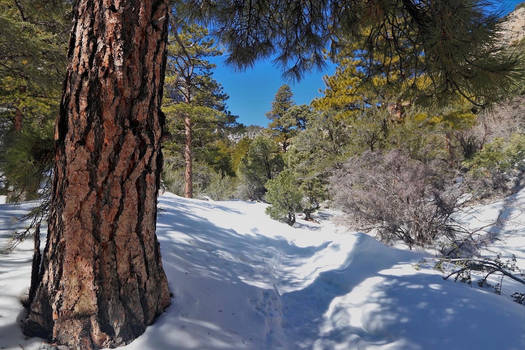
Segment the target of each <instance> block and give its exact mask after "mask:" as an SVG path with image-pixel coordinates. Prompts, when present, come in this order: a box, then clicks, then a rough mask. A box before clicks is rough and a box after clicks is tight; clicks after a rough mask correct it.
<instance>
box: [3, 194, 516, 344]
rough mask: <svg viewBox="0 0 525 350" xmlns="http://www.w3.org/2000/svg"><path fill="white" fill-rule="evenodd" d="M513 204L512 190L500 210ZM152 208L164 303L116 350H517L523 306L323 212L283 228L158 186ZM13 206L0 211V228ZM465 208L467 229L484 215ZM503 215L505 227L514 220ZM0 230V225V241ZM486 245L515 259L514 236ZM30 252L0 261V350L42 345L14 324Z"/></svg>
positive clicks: (240, 205) (251, 206) (247, 209)
mask: <svg viewBox="0 0 525 350" xmlns="http://www.w3.org/2000/svg"><path fill="white" fill-rule="evenodd" d="M523 203H525V194H523V195H522V194H520V195H518V196H516V201H514V202H513V204H512V205H508V206H509V208H510V207H512V208H516V207H520V206H522V205H523ZM159 204H160V212H159V218H158V227H157V232H158V237H159V241H160V244H161V250H162V257H163V263H164V268H165V270H166V273H167V275H168V280H169V282H170V288H171V291H172V292H173V294H174V298H173V300H172V302H173V303H172V305H171V306H170V307H169V309H168V310H167V311H166V312H165V313H164V314H163V315H161V316H160V317H159V319H158V320H157V322H156V323H155V324H154V325H152V326H151V327H149V328H148V329H147V330H146V332H145V334H144V335H143V336H141V337H140V338H138V339H137V340H135V341H134V342H133V343H131V344H129V345H128V346H126V347H124V348H125V349H137V350H138V349H444V348H446V349H496V348H497V349H525V306H521V305H519V304H516V303H514V302H512V301H511V300H510V298H505V297H502V296H498V295H495V294H494V293H492V292H490V290H488V289H487V290H484V289H479V288H471V287H468V286H466V285H465V284H461V283H454V282H452V281H444V280H443V279H442V277H441V275H440V274H439V273H438V272H436V271H434V270H429V269H420V268H419V269H416V268H415V267H416V265H417V263H418V262H419V261H420V260H421V259H422V258H423V257H425V255H424V253H414V252H410V251H406V250H401V249H395V248H391V247H387V246H385V245H383V244H381V243H379V242H377V241H375V240H374V239H373V238H371V237H369V236H368V235H365V234H361V233H352V232H346V231H345V230H344V229H342V228H340V227H337V226H335V225H334V224H333V223H332V222H331V217H332V215H333V214H332V213H329V212H328V213H323V218H322V220H321V224H314V223H307V222H304V221H301V220H299V222H298V223H297V224H296V226H295V227H293V228H291V227H289V226H288V225H285V224H281V223H279V222H276V221H273V220H271V219H270V218H269V217H268V216H266V215H265V214H264V209H265V205H264V204H260V203H250V202H243V201H229V202H214V201H200V200H189V199H184V198H180V197H177V196H175V195H172V194H168V193H166V194H164V195H163V196H161V197H160V199H159ZM502 206H503V203H500V204H499V207H498V204H495V207H494V209H493V210H494V211H495V213H497V212H498V210H499V209H501V208H502ZM487 208H489V207H487ZM487 208H485V209H486V210H489V209H487ZM498 208H499V209H498ZM25 210H27V208H25V207H22V208H16V207H12V206H7V205H2V206H0V228H2V229H7V228H9V227H12V226H13V224H14V222H13V217H15V216H17V215H20V214H21V213H22V212H24V211H25ZM477 210H478V211H476V212H472V213H471V214H469V215H472V217H471V218H470V219H471V221H472V223H473V224H475V223H474V221H475V218H474V216H475V217H476V218H478V219H479V218H480V216H483V215H485V214H483V213H482V211H483V210H482V208H477ZM490 210H492V209H490ZM513 210H514V209H513ZM518 213H519V214H518ZM515 214H516V215H517V216H516V217H515V216H513V218H514V219H513V222H514V220H518V219H519V220H522V219H523V220H524V221H525V215H523V214H521V211H516V212H515ZM487 215H488V214H487ZM465 219H467V218H466V217H465ZM516 222H518V221H516ZM524 232H525V230H524V229H523V225H522V224H519V225H518V224H516V225H515V226H512V227H511V228H510V229H509V230H507V227H505V226H504V227H502V229H501V232H499V233H498V236H504V237H505V239H508V240H510V241H512V242H514V241H513V240H514V239H517V238H516V237H519V236H520V235H521V236H523V234H524ZM6 235H7V231H6V230H4V231H0V240H2V241H5V239H6ZM498 242H499V243H501V247H500V248H501V249H512V251H513V252H515V253H518V254H520V258H521V259H525V248H524V246H523V244H522V245H521V247H520V246H519V244H521V243H519V242H522V241H521V240H519V239H517V241H516V242H518V243H516V244H515V242H514V243H512V244H515V245H514V246H512V247H509V246H506V245H505V243H504V241H498ZM500 248H498V249H500ZM30 259H31V242H25V243H24V244H22V245H20V246H19V247H18V248H17V250H16V251H15V252H14V253H12V254H10V255H7V256H6V255H2V256H0V349H2V348H4V349H18V348H20V345H21V346H23V348H24V349H38V348H39V346H40V345H41V344H42V341H41V340H39V339H29V340H27V339H24V337H23V336H22V335H21V333H20V331H19V328H18V324H17V318H18V317H20V315H21V312H22V307H21V305H20V303H19V297H20V296H21V295H23V294H24V293H25V292H26V289H27V287H28V284H29V271H30ZM19 344H20V345H19Z"/></svg>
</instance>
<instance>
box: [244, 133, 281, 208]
mask: <svg viewBox="0 0 525 350" xmlns="http://www.w3.org/2000/svg"><path fill="white" fill-rule="evenodd" d="M283 168H284V162H283V159H282V157H281V155H280V152H279V147H278V145H277V144H276V143H275V142H274V141H273V140H271V139H269V138H267V137H264V136H258V137H256V138H255V139H254V140H253V141H252V142H251V144H250V146H249V148H248V152H246V154H245V155H244V157H243V158H242V159H241V163H240V165H239V174H240V176H241V181H242V185H243V186H244V188H243V192H244V193H243V194H242V197H246V198H248V199H251V200H262V199H263V197H264V194H265V193H266V187H265V184H266V182H267V181H268V180H271V179H273V178H274V177H275V176H277V174H279V173H280V172H281V171H282V170H283Z"/></svg>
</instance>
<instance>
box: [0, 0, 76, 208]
mask: <svg viewBox="0 0 525 350" xmlns="http://www.w3.org/2000/svg"><path fill="white" fill-rule="evenodd" d="M70 6H71V5H70V2H69V1H53V2H40V1H36V2H35V1H27V0H16V1H15V0H0V61H1V62H2V63H1V64H0V171H1V172H2V174H3V176H4V180H5V182H6V186H5V189H4V190H7V191H8V193H7V194H8V195H9V198H10V200H16V199H33V198H37V197H38V196H39V195H40V194H41V193H39V190H40V188H41V186H42V185H43V183H45V182H46V181H47V179H48V177H49V174H50V170H51V168H52V165H53V161H52V160H53V122H54V120H55V118H56V114H58V107H59V102H60V91H61V84H62V80H63V77H64V74H65V67H66V50H67V47H66V43H67V37H68V34H69V30H70V28H69V17H70Z"/></svg>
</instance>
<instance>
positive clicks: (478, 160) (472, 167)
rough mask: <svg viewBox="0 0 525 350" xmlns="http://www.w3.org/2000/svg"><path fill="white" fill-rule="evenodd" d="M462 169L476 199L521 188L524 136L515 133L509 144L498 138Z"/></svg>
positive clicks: (468, 161) (523, 171)
mask: <svg viewBox="0 0 525 350" xmlns="http://www.w3.org/2000/svg"><path fill="white" fill-rule="evenodd" d="M463 165H464V166H465V167H466V168H467V169H468V177H469V178H470V179H471V181H470V185H471V187H472V191H473V192H474V195H475V196H477V197H482V198H483V197H487V196H490V195H491V194H493V193H498V192H506V191H508V190H511V189H513V187H515V186H519V185H520V182H521V180H522V177H523V174H524V173H525V134H522V133H515V134H513V135H512V136H511V137H510V138H509V139H507V140H505V139H503V138H496V139H494V140H493V141H492V142H490V143H487V144H485V145H484V146H483V149H481V151H479V152H478V153H476V154H475V156H474V157H472V159H469V160H466V161H465V162H464V163H463Z"/></svg>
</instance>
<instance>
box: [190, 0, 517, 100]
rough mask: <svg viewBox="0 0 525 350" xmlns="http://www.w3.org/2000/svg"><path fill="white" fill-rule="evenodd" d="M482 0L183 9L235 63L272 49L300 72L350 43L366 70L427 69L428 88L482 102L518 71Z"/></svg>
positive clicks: (194, 5)
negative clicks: (208, 26)
mask: <svg viewBox="0 0 525 350" xmlns="http://www.w3.org/2000/svg"><path fill="white" fill-rule="evenodd" d="M487 2H488V1H485V0H439V1H430V0H424V1H415V0H382V1H336V0H328V1H326V0H317V1H307V2H304V1H300V0H293V1H279V0H264V1H233V0H219V1H211V0H199V1H182V3H183V6H181V7H180V10H181V11H183V9H184V7H186V8H187V9H188V10H190V11H189V12H188V14H189V15H191V16H193V17H194V18H198V19H201V20H205V21H209V22H211V23H212V24H213V26H214V27H215V29H216V32H217V34H218V35H219V37H220V39H221V41H222V42H224V43H225V44H226V47H227V49H228V52H229V53H230V56H229V61H230V62H232V63H235V64H236V65H237V66H239V67H248V66H250V65H252V64H253V63H254V62H255V61H256V60H257V59H259V58H262V57H271V56H276V61H277V62H278V63H280V64H281V65H282V66H283V67H284V69H285V71H286V73H287V74H289V75H292V76H294V77H300V76H302V75H303V74H304V72H305V71H307V70H310V69H311V68H312V67H315V66H322V65H323V64H324V60H325V57H326V56H325V52H326V50H327V49H328V50H329V52H330V55H331V56H332V57H335V55H336V54H337V53H338V52H341V51H342V50H347V49H348V48H349V47H350V48H351V49H352V50H355V52H356V53H357V54H358V55H359V56H360V57H361V58H362V62H363V69H364V72H365V73H366V75H367V76H369V77H373V76H374V75H375V73H374V72H376V71H380V72H382V73H384V74H386V75H387V76H389V75H390V73H391V72H395V74H399V76H401V77H405V78H409V77H415V76H420V75H422V74H424V75H426V76H427V77H428V79H429V81H430V85H429V86H428V88H429V90H430V92H431V94H432V95H439V96H446V95H449V94H450V93H451V92H452V93H453V94H454V95H455V94H457V93H460V94H463V95H465V96H468V97H469V98H476V99H477V100H478V101H479V102H480V103H484V102H485V100H486V99H488V98H492V97H494V96H495V95H500V94H501V93H502V92H504V91H505V90H506V89H507V88H508V87H509V84H510V83H511V82H512V80H513V79H515V78H517V75H521V74H522V73H520V72H519V69H518V66H519V62H518V60H517V58H516V57H515V56H513V55H511V56H509V55H507V54H506V53H504V52H502V50H501V47H500V46H499V45H498V33H497V32H498V21H499V19H498V17H497V16H496V15H490V14H488V13H487V11H486V4H487ZM184 5H185V6H184ZM385 38H388V39H387V40H385ZM355 43H358V47H355V48H353V47H351V46H352V45H353V44H355ZM377 57H380V59H379V60H378V59H376V58H377ZM413 87H414V88H416V89H417V87H416V86H415V85H414V86H413Z"/></svg>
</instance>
